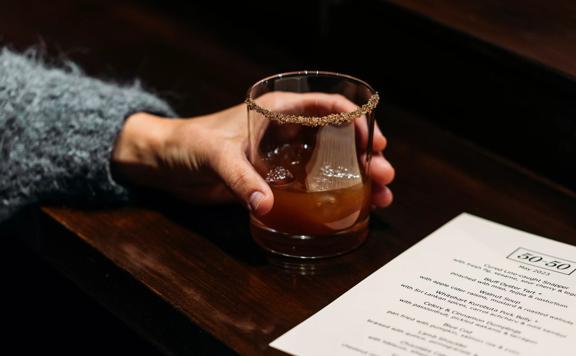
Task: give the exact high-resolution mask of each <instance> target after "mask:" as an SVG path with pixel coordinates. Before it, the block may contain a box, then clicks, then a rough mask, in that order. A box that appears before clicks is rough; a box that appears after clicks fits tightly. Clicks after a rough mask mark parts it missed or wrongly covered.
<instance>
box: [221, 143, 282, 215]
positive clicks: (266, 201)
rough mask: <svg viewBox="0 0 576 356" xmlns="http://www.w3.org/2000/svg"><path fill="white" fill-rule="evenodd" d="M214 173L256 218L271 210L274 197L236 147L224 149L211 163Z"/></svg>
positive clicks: (231, 146)
mask: <svg viewBox="0 0 576 356" xmlns="http://www.w3.org/2000/svg"><path fill="white" fill-rule="evenodd" d="M211 164H212V167H213V169H214V171H216V173H218V175H219V176H220V177H221V178H222V180H223V181H224V183H225V184H226V186H228V188H230V190H232V192H233V193H234V194H236V195H237V196H238V197H239V198H240V199H241V200H242V201H243V202H245V204H246V205H247V206H248V208H249V209H250V211H252V213H253V214H254V215H256V216H262V215H264V214H266V213H267V212H269V211H270V209H272V205H273V204H274V196H273V195H272V191H271V190H270V187H269V186H268V184H266V182H265V181H264V180H263V179H262V177H260V175H259V174H258V173H257V172H256V171H255V170H254V168H253V167H252V165H251V164H250V163H249V162H248V160H247V159H246V156H245V155H244V154H243V152H242V150H240V149H239V148H238V147H236V145H230V146H229V147H224V148H223V149H222V150H220V151H219V153H218V154H217V155H216V157H215V160H214V162H212V163H211Z"/></svg>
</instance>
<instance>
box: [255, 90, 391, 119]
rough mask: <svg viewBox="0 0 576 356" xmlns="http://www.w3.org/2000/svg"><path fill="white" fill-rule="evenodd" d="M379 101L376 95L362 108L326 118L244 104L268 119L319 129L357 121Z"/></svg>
mask: <svg viewBox="0 0 576 356" xmlns="http://www.w3.org/2000/svg"><path fill="white" fill-rule="evenodd" d="M379 100H380V97H379V96H378V93H374V94H373V95H372V96H371V97H370V99H368V102H367V103H366V104H364V105H362V106H360V107H359V108H358V109H356V110H354V111H350V112H342V113H336V114H329V115H325V116H303V115H292V114H284V113H280V112H275V111H270V110H268V109H265V108H263V107H261V106H260V105H258V104H256V102H255V101H254V100H252V99H251V98H248V99H246V100H245V101H244V102H245V103H246V105H247V106H248V110H254V111H256V112H257V113H259V114H261V115H263V116H264V117H266V118H267V119H270V120H274V121H278V122H280V123H282V124H298V125H304V126H313V127H317V126H325V125H328V124H331V125H342V124H344V123H348V122H350V121H352V120H354V119H356V118H357V117H360V116H362V115H367V114H369V113H371V112H372V111H374V109H376V106H377V105H378V101H379Z"/></svg>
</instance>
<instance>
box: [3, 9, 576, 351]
mask: <svg viewBox="0 0 576 356" xmlns="http://www.w3.org/2000/svg"><path fill="white" fill-rule="evenodd" d="M58 3H59V4H60V6H61V9H60V10H62V11H64V14H69V16H68V17H67V16H66V15H62V12H60V20H58V21H62V18H64V19H66V20H65V21H68V22H70V23H72V24H74V25H75V26H77V28H79V29H85V30H86V28H88V27H91V26H97V25H99V26H102V33H101V34H98V35H95V37H94V38H91V39H90V41H91V43H92V44H93V47H91V48H93V49H92V50H91V53H90V55H86V54H85V53H84V52H82V51H79V52H74V53H72V54H71V56H72V57H73V58H77V59H78V60H80V61H82V62H83V63H85V65H86V67H87V68H88V70H89V72H90V71H91V68H96V67H97V63H101V62H106V61H108V60H110V59H114V61H113V62H114V63H116V65H117V66H116V68H120V69H122V68H132V67H131V66H132V65H135V66H136V67H138V68H140V69H139V70H137V71H132V72H130V71H128V73H136V74H138V75H141V76H144V77H145V78H146V79H148V80H149V81H150V82H152V83H155V84H157V85H162V84H166V83H169V82H171V83H177V84H176V86H172V87H171V88H174V90H179V91H181V92H183V93H186V94H185V99H186V101H188V105H189V107H196V108H198V107H200V108H201V109H197V112H195V111H194V110H191V111H189V113H191V114H197V113H200V112H201V111H204V112H206V111H211V110H216V109H218V108H223V107H226V106H227V105H231V104H233V103H235V102H238V101H240V100H241V99H242V95H243V92H244V89H245V88H246V87H247V86H248V85H249V84H250V82H252V81H254V80H256V79H258V78H259V77H261V76H263V75H265V74H269V69H267V68H265V67H259V66H256V65H254V64H253V62H251V61H250V60H249V59H247V58H245V57H242V55H239V54H238V53H237V52H235V51H234V50H230V49H229V48H226V47H223V46H220V45H219V43H218V41H217V40H214V39H210V40H207V38H209V37H206V36H205V35H203V34H202V32H193V31H191V30H190V28H189V27H185V28H184V27H181V26H179V25H176V24H174V23H172V22H169V21H165V20H163V18H162V17H161V16H156V15H154V14H153V13H151V12H147V11H146V10H143V9H141V8H139V7H137V8H135V7H132V6H129V5H126V6H124V5H121V6H117V7H115V8H114V11H111V10H109V9H108V8H106V7H103V6H100V5H98V4H97V3H96V2H90V1H88V2H85V3H84V4H83V5H81V6H80V5H71V4H72V2H68V1H60V2H58ZM86 3H87V4H86ZM78 6H79V7H78ZM18 9H20V10H19V11H21V8H20V7H18ZM86 9H87V10H86ZM134 9H137V10H134ZM82 11H86V14H94V13H95V14H97V15H94V16H93V17H90V16H87V17H86V18H84V19H83V20H82V21H80V20H75V19H76V17H75V15H77V14H78V13H82ZM28 15H29V16H31V22H34V21H37V25H38V26H39V27H40V28H41V29H42V31H43V33H45V36H47V37H48V38H50V36H54V37H57V38H59V39H60V40H61V41H63V43H68V44H75V43H79V42H80V38H82V36H85V35H82V36H81V35H79V34H77V33H74V32H58V31H59V30H53V29H54V28H56V29H58V28H59V27H57V26H54V22H55V21H57V20H55V19H50V18H48V17H45V16H44V14H43V13H42V12H40V11H39V12H37V13H36V12H34V11H31V12H30V13H28ZM0 16H2V15H0ZM102 18H104V19H105V22H104V23H101V22H100V20H101V19H102ZM6 21H9V19H7V20H6ZM4 24H6V22H5V23H4ZM5 26H6V25H5ZM18 26H20V25H19V24H16V23H15V24H13V25H12V28H17V29H19V27H18ZM51 31H52V32H51ZM78 31H79V32H78V33H81V31H80V30H78ZM86 31H87V32H86V33H92V32H89V31H88V30H86ZM125 31H131V33H130V35H128V34H127V33H126V32H125ZM10 36H12V37H10ZM107 36H115V40H114V41H109V37H108V38H106V37H107ZM7 37H8V39H10V38H12V39H13V40H15V41H16V40H17V41H19V43H27V42H30V41H32V40H33V38H34V34H33V31H32V32H31V31H30V30H29V29H23V30H21V31H13V32H12V34H11V35H10V34H8V35H7ZM137 38H141V42H136V43H135V42H134V41H136V40H135V39H137ZM110 43H113V46H111V45H110ZM138 58H147V61H143V60H138ZM119 59H120V60H119ZM215 68H218V69H219V70H215ZM232 74H233V78H234V80H231V75H232ZM365 79H366V80H368V81H370V78H365ZM180 99H182V98H180ZM378 120H379V122H380V124H381V126H382V128H383V131H384V132H385V134H386V136H387V137H388V139H389V148H388V149H387V151H386V155H387V157H388V158H389V159H390V161H391V162H392V163H393V164H394V166H395V167H396V169H397V178H396V180H395V182H394V184H393V185H392V189H393V191H394V193H395V197H396V198H395V202H394V204H393V206H392V207H390V208H388V209H382V210H377V211H375V212H374V213H373V214H372V218H371V232H370V237H369V239H368V241H367V243H366V244H365V245H363V246H362V247H360V248H359V249H358V250H356V251H354V252H352V253H350V254H347V255H344V256H341V257H338V258H333V259H326V260H319V261H317V262H307V263H302V262H295V261H293V260H286V259H279V258H272V257H270V256H267V255H266V254H264V253H263V252H262V251H261V250H259V249H258V247H257V246H256V245H255V244H254V243H253V242H252V241H251V238H250V236H249V233H248V229H247V227H248V225H247V223H248V219H247V213H246V211H244V210H243V209H242V208H241V207H239V206H219V207H207V206H189V205H185V204H182V203H179V202H177V201H173V200H167V199H165V198H159V199H146V200H142V201H139V202H135V203H133V204H132V205H130V206H123V207H108V208H99V209H97V208H92V209H87V208H77V207H65V206H46V207H43V208H42V209H41V211H40V212H38V214H36V215H35V216H36V219H37V224H38V225H39V226H41V228H40V229H39V230H38V231H35V233H33V234H27V235H26V237H25V239H26V240H27V242H28V243H29V244H30V246H32V247H33V248H34V249H35V250H36V251H38V252H39V253H40V254H41V255H43V256H44V257H45V258H47V259H48V260H49V261H50V262H51V263H52V264H53V265H54V266H56V267H57V268H58V269H59V270H60V271H62V273H64V274H65V275H67V276H68V277H69V278H70V279H72V280H73V281H75V283H77V284H78V285H79V286H80V287H81V288H82V289H83V290H85V291H86V292H87V293H88V294H90V295H91V296H93V297H94V298H95V299H96V300H98V301H99V302H100V303H102V304H103V305H104V306H106V307H107V308H108V309H110V310H111V311H112V312H113V313H114V314H115V315H117V316H118V317H119V318H121V319H122V320H124V321H126V322H127V323H128V324H129V325H130V326H131V327H133V328H134V329H135V330H137V331H138V332H139V333H141V334H142V335H144V336H145V337H146V338H147V339H149V340H151V342H153V343H154V344H155V345H156V346H158V347H159V348H160V350H162V351H163V352H165V353H167V354H202V352H203V353H204V354H215V353H222V354H224V353H232V352H237V353H240V354H248V355H259V354H276V353H279V352H277V351H274V350H272V349H270V348H269V347H268V344H269V343H270V342H271V341H272V340H273V339H275V338H276V337H278V336H279V335H281V334H282V333H284V332H286V331H287V330H289V329H290V328H292V327H294V326H295V325H297V324H298V323H300V322H301V321H303V320H304V319H306V318H307V317H309V316H310V315H312V314H314V313H315V312H317V311H318V310H319V309H321V308H322V307H323V306H325V305H327V304H328V303H330V302H331V301H332V300H334V299H335V298H336V297H338V296H339V295H340V294H341V293H343V292H345V291H346V290H348V289H349V288H351V287H352V286H354V285H355V284H356V283H358V282H359V281H361V280H362V279H363V278H365V277H366V276H368V275H369V274H370V273H372V272H374V271H375V270H377V269H378V268H380V267H381V266H383V265H384V264H386V263H387V262H388V261H390V260H391V259H392V258H394V257H395V256H397V255H398V254H400V253H401V252H402V251H404V250H405V249H407V248H408V247H410V246H412V245H413V244H414V243H416V242H417V241H419V240H420V239H422V238H423V237H425V236H426V235H428V234H429V233H431V232H432V231H434V230H435V229H437V228H438V227H440V226H441V225H442V224H444V223H445V222H447V221H449V220H450V219H452V218H453V217H455V216H456V215H458V214H459V213H461V212H469V213H472V214H477V215H479V216H481V217H484V218H488V219H492V220H494V221H496V222H500V223H503V224H507V225H510V226H513V227H516V228H519V229H523V230H526V231H529V232H532V233H535V234H540V235H543V236H547V237H550V238H552V239H555V240H558V241H564V242H567V243H570V244H576V194H575V193H574V192H572V191H570V190H568V189H565V188H563V187H562V186H559V185H556V184H554V183H552V182H550V181H547V180H546V179H544V178H541V177H539V176H537V175H535V174H533V173H531V172H530V171H528V170H525V169H524V168H522V167H520V166H517V165H515V164H514V163H512V162H509V161H506V160H503V159H501V158H499V157H498V156H495V155H492V154H490V153H488V152H487V151H484V150H483V149H481V148H480V147H477V146H474V145H472V144H470V143H468V142H467V141H464V140H462V139H460V138H458V137H456V136H453V135H451V134H449V133H447V132H446V131H442V130H440V129H438V128H436V127H435V126H433V125H431V124H429V123H427V122H426V121H425V120H423V119H422V118H419V117H416V116H414V115H412V114H409V113H408V112H406V111H403V110H401V109H398V108H396V107H394V106H393V105H384V106H383V107H382V108H381V109H380V110H379V111H378ZM431 253H433V251H431Z"/></svg>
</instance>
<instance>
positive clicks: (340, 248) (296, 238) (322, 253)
mask: <svg viewBox="0 0 576 356" xmlns="http://www.w3.org/2000/svg"><path fill="white" fill-rule="evenodd" d="M368 220H369V218H366V219H365V220H364V221H361V222H358V223H356V224H355V225H354V226H352V227H351V228H350V229H347V230H343V231H339V232H337V233H335V234H333V235H323V236H311V235H293V234H287V233H283V232H279V231H276V230H274V229H271V228H269V227H267V226H265V225H263V224H262V223H261V222H260V221H258V220H257V219H255V218H254V217H251V218H250V231H251V232H252V237H253V238H254V241H256V243H258V245H260V246H261V247H262V248H264V249H265V250H266V251H268V252H271V253H274V254H277V255H282V256H287V257H295V258H304V259H314V258H325V257H333V256H338V255H342V254H344V253H346V252H349V251H351V250H353V249H355V248H357V247H359V246H360V245H362V243H363V242H364V241H366V237H367V236H368Z"/></svg>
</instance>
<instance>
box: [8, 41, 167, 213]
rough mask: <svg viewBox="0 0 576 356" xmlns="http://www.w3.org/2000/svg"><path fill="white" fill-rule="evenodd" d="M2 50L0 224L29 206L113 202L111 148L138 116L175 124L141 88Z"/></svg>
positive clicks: (117, 193) (120, 192)
mask: <svg viewBox="0 0 576 356" xmlns="http://www.w3.org/2000/svg"><path fill="white" fill-rule="evenodd" d="M68 67H69V68H67V69H58V68H52V67H49V66H47V65H45V64H43V63H41V61H38V60H35V59H32V58H30V56H22V55H18V54H15V53H13V52H10V51H8V50H6V49H3V50H0V221H2V220H5V219H6V218H8V217H10V216H11V215H12V214H13V213H15V212H16V211H17V210H19V209H21V208H22V207H24V206H26V205H30V204H35V203H39V202H40V203H41V202H54V201H58V202H61V201H76V202H78V201H79V202H88V201H114V200H122V199H125V198H126V194H127V192H126V190H125V188H124V187H122V186H121V185H119V184H117V183H116V182H115V181H114V180H113V179H112V176H111V172H110V158H111V152H112V148H113V146H114V142H115V139H116V136H117V134H118V132H119V130H120V129H121V127H122V124H123V121H124V119H125V118H127V117H128V116H129V115H130V114H133V113H135V112H151V113H156V114H159V115H164V116H174V113H173V112H172V110H171V109H170V107H169V106H168V105H167V104H166V103H165V102H164V101H162V100H160V99H159V98H157V97H155V96H153V95H151V94H148V93H146V92H144V91H143V90H142V89H141V88H140V87H139V86H138V85H137V84H135V85H133V86H128V87H121V86H117V85H114V84H109V83H105V82H103V81H100V80H97V79H93V78H88V77H86V76H84V75H83V74H82V73H81V71H80V70H79V69H77V68H76V67H75V66H73V65H71V64H68Z"/></svg>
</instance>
